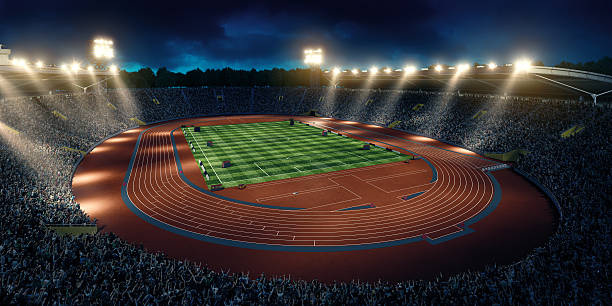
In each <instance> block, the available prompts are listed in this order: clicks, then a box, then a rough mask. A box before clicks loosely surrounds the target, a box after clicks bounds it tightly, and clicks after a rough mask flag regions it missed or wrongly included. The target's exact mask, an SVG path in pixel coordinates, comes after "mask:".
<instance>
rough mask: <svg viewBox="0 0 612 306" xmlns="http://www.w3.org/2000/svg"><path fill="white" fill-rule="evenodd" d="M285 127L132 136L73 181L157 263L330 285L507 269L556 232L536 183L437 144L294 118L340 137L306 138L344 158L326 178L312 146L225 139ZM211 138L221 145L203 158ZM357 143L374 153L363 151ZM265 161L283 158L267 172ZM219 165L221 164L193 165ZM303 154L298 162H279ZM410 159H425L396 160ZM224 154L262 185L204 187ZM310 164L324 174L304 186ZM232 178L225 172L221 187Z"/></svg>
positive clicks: (213, 121)
mask: <svg viewBox="0 0 612 306" xmlns="http://www.w3.org/2000/svg"><path fill="white" fill-rule="evenodd" d="M289 118H290V117H288V116H272V115H269V116H268V115H249V116H228V117H202V118H192V119H186V120H176V121H169V122H163V123H158V124H153V125H149V126H144V127H140V128H136V129H132V130H128V131H125V132H123V133H121V134H119V135H117V136H115V137H112V138H110V139H107V140H106V141H104V142H102V143H101V144H100V145H98V146H97V147H96V148H94V149H93V150H92V151H91V152H90V153H89V154H87V155H86V156H85V158H84V159H83V160H82V162H81V163H80V165H79V166H78V168H77V170H76V172H75V175H74V177H73V191H74V194H75V196H76V200H77V201H78V202H79V203H80V204H81V208H82V209H83V210H84V211H85V212H86V213H88V214H89V215H90V216H92V217H94V218H96V219H97V220H98V221H97V223H98V225H99V226H100V227H101V228H103V231H106V232H113V233H115V234H117V235H118V236H120V237H121V238H123V239H125V240H127V241H131V242H133V243H136V244H142V245H144V247H146V248H147V249H149V250H152V251H163V252H164V253H166V254H168V255H170V256H173V257H176V258H179V259H183V258H187V259H189V260H192V261H195V262H203V263H206V264H208V265H209V266H212V267H213V268H217V269H225V270H227V269H230V270H231V271H235V272H236V271H244V272H246V271H248V272H250V273H255V274H259V273H266V274H267V275H291V277H293V278H302V279H319V280H323V281H334V280H335V281H339V280H344V281H350V280H354V279H360V280H368V281H375V280H378V279H385V280H404V279H408V278H429V279H431V278H433V277H434V276H436V275H439V274H440V273H443V274H451V273H456V272H461V271H466V270H474V269H478V268H482V267H484V266H485V265H488V264H493V263H496V264H507V263H511V262H513V261H516V260H519V259H520V258H522V257H524V256H525V255H526V254H527V253H528V252H529V251H530V250H532V249H533V248H535V247H537V246H538V245H541V244H543V243H544V241H545V240H546V239H547V238H548V237H549V235H550V234H551V233H552V232H553V231H554V226H555V223H556V221H555V211H554V209H553V208H552V206H551V203H550V201H549V200H548V199H547V198H546V197H545V196H544V194H543V193H542V192H540V191H539V190H538V189H537V188H536V187H535V186H534V185H532V184H530V183H529V182H528V181H527V180H525V179H523V178H522V177H521V176H520V175H518V174H516V173H515V172H513V170H511V169H509V167H508V166H507V165H506V164H502V163H499V162H497V161H494V160H490V159H486V158H484V157H482V156H479V155H478V154H476V153H473V152H470V151H468V150H465V149H462V148H458V147H454V146H451V145H448V144H445V143H442V142H439V141H436V140H434V139H431V138H426V137H422V136H417V135H411V134H408V133H404V132H401V131H398V130H392V129H387V128H382V127H379V126H374V125H369V124H363V123H358V122H351V121H342V120H335V119H331V118H317V117H291V118H294V119H296V120H297V121H299V123H298V122H296V124H297V125H304V126H305V125H306V124H308V126H309V127H308V128H313V129H314V128H316V129H320V130H325V131H331V132H333V133H330V134H329V135H328V136H322V134H320V133H319V132H316V133H312V135H310V134H308V133H305V134H304V135H302V136H303V137H305V138H304V139H315V140H314V141H315V142H318V141H319V140H320V141H321V142H323V141H325V142H326V145H327V146H330V147H334V148H336V147H335V146H336V145H338V143H340V147H344V149H341V150H340V151H342V158H340V157H338V156H336V155H334V156H331V155H333V154H331V153H330V159H333V158H337V160H338V161H339V162H338V164H339V165H341V164H340V163H345V165H344V168H339V169H336V168H333V167H332V168H331V169H326V170H325V169H324V168H327V167H323V166H321V164H320V161H318V160H317V161H316V162H313V161H312V160H313V159H314V158H310V159H308V162H306V159H304V158H303V156H304V155H308V148H304V149H303V150H302V151H301V152H297V153H296V152H295V151H292V150H291V149H292V146H293V147H297V146H298V143H292V142H291V141H292V140H291V139H292V138H291V137H287V139H285V140H280V142H281V143H280V144H284V145H280V146H279V143H278V142H277V141H275V142H267V143H266V142H264V143H258V142H259V141H254V140H253V139H254V138H251V139H250V141H251V142H252V143H253V144H250V145H248V146H246V147H245V145H244V141H245V140H248V139H247V138H248V137H247V138H244V137H243V138H240V135H241V134H234V133H229V134H223V133H225V132H223V129H225V130H227V128H232V129H233V128H241V127H245V126H247V127H250V125H247V124H253V123H259V124H263V125H266V124H267V125H272V124H273V125H275V127H274V128H278V129H279V130H277V131H276V132H275V133H276V135H278V134H279V133H281V134H282V133H283V131H282V130H283V129H284V128H283V126H282V124H286V128H287V129H290V128H291V127H290V126H289V124H288V123H287V122H285V121H286V120H289ZM230 125H231V126H230ZM191 126H194V127H195V126H198V127H201V128H202V132H195V133H204V134H205V136H202V139H201V140H197V141H198V143H197V144H195V145H194V142H195V141H196V139H197V137H199V136H195V135H194V134H193V133H194V132H193V131H194V130H192V129H193V127H191ZM181 127H184V128H183V129H181ZM208 127H210V128H209V129H207V128H208ZM215 127H216V128H215ZM222 127H223V128H222ZM207 130H208V131H211V132H210V133H212V131H214V133H218V134H215V135H212V134H206V132H205V131H207ZM234 132H236V131H234ZM251 132H252V131H251ZM232 135H233V136H232ZM340 135H342V136H340ZM213 136H217V138H215V141H214V142H213V143H212V147H207V148H204V149H202V148H200V149H199V150H196V149H195V148H194V147H196V146H200V147H201V146H202V145H203V144H204V142H206V143H207V138H211V139H212V138H213ZM271 136H273V135H271ZM315 137H318V138H315ZM322 137H326V138H322ZM330 137H335V139H337V140H334V138H331V139H330ZM266 139H267V138H266ZM274 139H276V140H278V139H277V138H274ZM304 139H302V140H301V142H303V141H305V140H304ZM317 139H318V140H317ZM323 139H325V140H323ZM257 140H261V138H257ZM200 141H203V142H202V143H199V142H200ZM240 141H241V142H240ZM283 141H286V142H287V143H284V142H283ZM230 142H231V143H230ZM237 142H240V143H237ZM361 144H371V145H373V146H372V148H373V150H359V148H360V145H361ZM215 146H216V147H215ZM313 147H314V145H313ZM237 148H238V149H237ZM249 148H250V149H252V151H253V152H250V149H249ZM272 149H273V150H274V152H272V153H271V152H270V150H272ZM338 150H339V149H337V148H336V149H334V152H337V151H338ZM343 150H346V151H343ZM377 150H380V151H381V152H388V153H389V154H393V155H391V157H392V159H389V160H386V159H384V158H383V159H382V161H381V162H374V163H367V164H364V165H361V164H357V165H355V166H354V167H353V166H350V164H349V165H346V162H345V161H346V159H344V158H349V156H353V155H356V156H357V158H354V157H350V158H349V160H360V159H363V161H362V162H363V163H365V162H368V161H370V162H371V161H372V160H370V158H372V159H373V158H374V156H375V154H377V153H376V152H379V151H377ZM255 151H257V152H259V153H257V154H255V153H254V152H255ZM269 154H273V155H274V159H267V160H265V162H261V163H260V162H259V161H260V160H261V159H265V158H266V157H268V155H269ZM283 154H284V155H283ZM370 154H371V155H370ZM396 154H397V155H396ZM209 155H210V157H211V158H213V157H214V159H213V160H207V161H206V162H204V161H203V160H202V159H197V160H196V158H198V157H199V156H202V157H204V159H209V158H208V156H209ZM285 155H286V157H285ZM296 155H297V156H299V158H300V159H301V163H298V164H295V165H294V164H291V165H288V164H287V162H286V161H284V160H283V157H285V159H291V158H292V157H295V156H296ZM400 155H401V156H405V157H407V156H411V157H412V156H414V157H415V159H414V160H407V158H403V159H401V160H400V159H398V160H395V159H393V158H394V157H395V156H400ZM225 156H232V158H233V159H234V160H236V161H239V162H236V165H235V166H236V167H240V166H244V165H247V166H248V169H246V168H245V169H246V170H245V171H244V173H246V174H244V173H243V174H241V175H240V176H239V177H240V179H241V180H250V181H252V182H254V183H249V184H246V187H245V186H244V185H243V186H239V184H228V188H225V189H223V190H220V191H211V190H210V189H209V188H210V185H211V183H210V182H207V179H206V175H207V174H209V176H208V179H209V180H211V179H213V178H211V176H212V175H210V174H212V172H215V171H216V170H215V169H218V170H219V171H220V172H221V171H225V170H224V168H222V167H223V165H222V164H220V163H221V161H224V160H225V159H226V158H225ZM279 156H280V157H279ZM279 159H280V161H278V160H279ZM275 160H277V161H278V162H274V161H275ZM406 160H407V162H406ZM343 161H344V162H343ZM230 162H231V161H230ZM281 162H283V163H285V165H288V167H289V168H291V167H293V168H295V171H293V170H292V171H291V173H292V175H291V176H289V177H287V178H285V179H275V180H269V181H268V180H267V179H265V178H266V177H267V176H270V173H268V172H267V171H266V165H268V164H269V167H270V168H272V165H277V164H278V163H281ZM356 163H358V162H356ZM253 165H255V166H256V168H259V170H256V169H254V168H253ZM312 165H319V166H317V167H319V168H317V169H318V170H320V171H318V172H317V173H316V174H309V175H299V172H301V171H303V170H306V169H307V167H309V166H311V167H312ZM262 166H263V168H262ZM231 167H232V166H230V167H229V168H227V169H232V168H231ZM275 168H278V167H275ZM204 169H205V170H204ZM234 169H241V168H234ZM313 169H314V168H313ZM321 169H324V170H325V171H324V170H321ZM327 170H329V171H327ZM283 171H285V170H283ZM232 173H233V175H234V176H236V177H237V176H238V174H240V173H237V172H232ZM245 175H246V176H245ZM227 177H228V176H227V174H224V173H223V172H221V173H220V174H215V178H214V179H217V180H219V179H221V180H223V179H224V178H227ZM230 177H231V176H230ZM258 178H263V179H261V180H262V182H260V183H258V182H257V179H258ZM214 183H215V184H216V183H221V181H219V182H217V181H215V182H214Z"/></svg>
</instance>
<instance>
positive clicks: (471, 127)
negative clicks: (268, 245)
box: [0, 87, 612, 304]
mask: <svg viewBox="0 0 612 306" xmlns="http://www.w3.org/2000/svg"><path fill="white" fill-rule="evenodd" d="M364 94H365V97H366V98H367V99H363V95H364ZM219 96H220V97H221V99H219ZM279 96H282V97H283V99H278V98H277V97H279ZM360 96H362V99H361V100H359V97H360ZM152 97H154V98H152ZM325 97H333V99H334V101H333V102H334V103H329V102H330V101H328V98H325ZM153 99H154V100H153ZM329 99H332V98H329ZM368 99H370V100H372V101H376V103H370V105H368V107H363V106H364V105H355V104H356V103H354V101H368ZM151 101H157V102H158V103H151ZM0 102H2V103H0V130H1V131H2V133H1V135H2V137H0V160H2V163H0V172H1V173H2V174H1V177H2V184H1V187H0V202H2V203H3V205H2V207H1V208H0V224H2V226H1V227H2V231H1V232H0V235H1V236H2V240H1V241H0V278H1V284H3V285H2V290H0V303H2V304H26V303H37V304H38V303H40V304H43V303H45V304H46V303H58V304H68V303H74V304H89V303H95V302H99V301H105V302H107V303H112V304H128V303H129V304H132V303H142V304H153V303H172V304H175V303H189V304H192V303H193V304H222V303H226V304H231V303H233V304H251V303H254V304H258V303H261V301H262V298H265V301H266V302H264V303H269V304H297V303H307V304H309V303H313V302H317V303H321V304H501V303H507V302H508V301H510V303H512V304H557V303H570V304H600V303H601V304H605V303H607V302H605V301H606V300H609V298H610V294H609V292H610V291H609V284H610V282H609V276H608V274H609V272H606V271H610V254H609V250H610V246H609V243H610V233H611V232H612V230H611V228H610V227H611V224H612V222H610V221H611V219H610V214H609V208H608V205H609V203H611V202H612V196H611V195H610V193H609V187H610V185H611V184H612V175H611V173H610V166H609V162H610V156H612V149H611V148H612V144H611V143H610V142H611V140H612V134H611V133H612V130H611V129H610V128H609V122H610V119H612V108H610V106H609V105H606V104H601V105H597V106H594V105H591V104H585V103H582V102H579V101H567V100H552V99H543V98H537V97H512V96H508V97H506V96H493V95H476V94H458V93H448V92H426V91H393V90H388V91H387V90H370V91H367V92H365V93H364V91H363V90H352V89H342V88H337V89H330V88H274V87H266V88H246V87H226V88H222V89H221V88H219V89H215V88H158V89H111V90H108V91H104V92H100V91H93V92H89V93H86V94H83V93H79V94H61V95H52V96H42V97H37V98H32V97H17V98H4V99H2V101H0ZM363 103H365V102H363ZM363 103H362V104H363ZM111 105H112V106H111ZM417 106H418V107H417ZM315 110H316V111H315ZM54 111H55V112H57V113H59V114H62V116H65V117H66V118H69V119H70V120H58V117H57V114H56V113H54ZM484 111H486V115H483V114H484ZM248 112H251V113H278V112H282V113H286V114H291V115H299V114H303V113H307V112H308V113H311V114H315V113H316V114H320V115H322V116H327V117H335V118H340V119H346V120H354V121H361V122H370V123H373V124H377V125H381V126H384V125H386V123H389V122H397V124H396V125H395V128H396V129H402V130H407V131H412V132H414V133H418V134H422V135H427V136H429V137H433V138H437V139H440V140H444V141H447V142H449V143H455V144H457V145H459V146H461V147H465V148H467V149H469V150H472V151H476V152H510V151H512V150H516V149H517V148H521V149H522V150H524V151H528V152H529V154H526V155H522V157H521V158H520V159H518V160H517V161H516V167H517V168H518V169H519V170H521V171H523V172H525V173H527V174H528V175H529V176H531V177H533V178H535V179H536V180H537V181H539V183H540V184H542V185H544V186H545V187H547V188H548V189H550V190H551V191H552V193H553V194H554V195H555V196H556V198H557V199H558V200H559V205H560V207H561V209H562V212H563V219H562V220H560V226H559V229H558V231H557V232H556V233H554V235H553V236H552V237H551V238H550V240H549V241H548V242H547V243H546V244H544V245H542V246H541V247H539V248H537V249H535V250H533V251H532V252H530V254H528V255H527V256H526V257H525V258H522V259H520V260H519V261H517V262H516V263H515V264H513V265H510V266H496V265H489V266H487V267H486V268H484V269H483V270H481V271H465V272H461V273H458V274H456V275H451V276H444V277H436V278H434V279H432V280H406V281H403V282H399V283H392V282H387V281H384V280H383V281H380V282H377V283H364V282H358V281H355V282H349V283H338V284H321V283H319V282H317V281H302V280H290V279H288V278H283V277H271V276H259V277H258V276H253V275H250V276H249V275H248V274H246V273H240V272H236V273H234V272H233V273H228V272H214V271H212V270H210V269H209V268H208V267H206V266H201V265H198V264H195V263H191V262H187V261H177V260H175V259H170V258H168V257H166V256H165V255H163V254H159V253H155V254H152V253H148V252H147V251H146V250H143V249H142V248H140V247H138V246H135V245H131V244H129V243H126V242H124V241H122V240H121V239H119V238H118V237H116V236H114V235H113V234H102V233H96V234H90V235H87V236H84V237H77V236H72V235H58V234H57V233H55V232H54V231H51V230H48V228H47V226H46V225H47V224H86V225H92V224H95V223H96V220H92V219H91V218H89V217H88V216H87V215H85V214H84V213H83V211H82V210H81V209H80V207H79V204H78V203H76V202H75V201H74V197H73V195H72V191H71V173H72V170H73V166H74V164H75V162H77V161H78V160H79V158H80V157H81V155H82V152H87V151H88V150H89V149H90V148H92V147H94V146H95V144H96V143H98V142H99V141H101V140H103V139H104V138H105V137H108V136H110V135H113V134H115V133H117V132H120V131H123V130H126V129H128V128H129V127H135V126H137V125H138V124H141V123H142V124H144V122H155V121H159V120H168V119H172V118H178V117H191V116H200V115H210V114H216V113H228V114H231V113H248ZM477 113H480V114H481V116H479V117H478V118H477V120H471V118H472V116H474V114H477ZM136 118H138V119H136ZM134 119H136V120H134ZM568 127H573V128H574V130H573V131H575V130H576V129H577V127H579V128H580V132H579V133H568V134H572V135H573V136H571V137H560V135H564V132H566V131H567V130H568ZM5 131H8V132H7V133H5ZM13 131H19V132H17V133H16V132H13ZM66 148H70V149H69V150H67V149H66ZM564 156H571V157H572V158H560V157H564Z"/></svg>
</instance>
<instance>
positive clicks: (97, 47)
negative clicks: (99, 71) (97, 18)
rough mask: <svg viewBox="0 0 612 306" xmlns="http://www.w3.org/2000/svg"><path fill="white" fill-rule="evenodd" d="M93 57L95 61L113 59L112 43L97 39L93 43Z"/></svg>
mask: <svg viewBox="0 0 612 306" xmlns="http://www.w3.org/2000/svg"><path fill="white" fill-rule="evenodd" d="M93 55H94V57H95V58H96V59H111V58H114V57H115V50H114V49H113V41H112V40H108V39H103V38H97V39H94V41H93Z"/></svg>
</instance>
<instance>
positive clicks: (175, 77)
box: [120, 67, 310, 88]
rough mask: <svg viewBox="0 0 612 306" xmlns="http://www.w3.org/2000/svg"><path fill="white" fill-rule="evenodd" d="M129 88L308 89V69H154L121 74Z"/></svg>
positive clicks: (122, 72)
mask: <svg viewBox="0 0 612 306" xmlns="http://www.w3.org/2000/svg"><path fill="white" fill-rule="evenodd" d="M120 76H121V79H122V81H123V83H124V84H125V86H126V87H132V88H148V87H177V86H180V87H197V86H309V85H310V70H309V69H291V70H285V69H279V68H274V69H271V70H255V69H251V70H234V69H232V68H224V69H207V70H205V71H203V70H201V69H199V68H198V69H194V70H191V71H188V72H187V73H180V72H172V71H169V70H168V69H167V68H165V67H163V68H159V69H158V70H157V73H154V72H153V70H152V69H151V68H142V69H140V70H138V71H136V72H127V71H121V72H120Z"/></svg>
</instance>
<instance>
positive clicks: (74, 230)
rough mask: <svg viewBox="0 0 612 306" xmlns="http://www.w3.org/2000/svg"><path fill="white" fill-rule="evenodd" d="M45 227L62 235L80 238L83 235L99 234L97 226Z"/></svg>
mask: <svg viewBox="0 0 612 306" xmlns="http://www.w3.org/2000/svg"><path fill="white" fill-rule="evenodd" d="M45 226H46V227H47V228H48V229H50V230H52V231H54V232H56V233H58V234H61V235H73V236H78V235H81V234H88V235H94V234H96V233H97V232H98V227H97V226H96V225H95V224H66V223H60V224H45Z"/></svg>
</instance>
